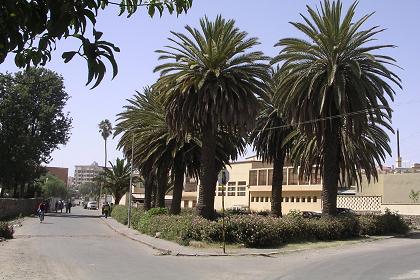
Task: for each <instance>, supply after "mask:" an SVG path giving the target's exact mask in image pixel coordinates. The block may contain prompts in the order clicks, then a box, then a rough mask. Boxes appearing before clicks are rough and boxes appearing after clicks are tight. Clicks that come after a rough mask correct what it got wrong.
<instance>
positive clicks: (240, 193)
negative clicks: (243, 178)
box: [238, 192, 246, 196]
mask: <svg viewBox="0 0 420 280" xmlns="http://www.w3.org/2000/svg"><path fill="white" fill-rule="evenodd" d="M238 196H246V194H245V192H238Z"/></svg>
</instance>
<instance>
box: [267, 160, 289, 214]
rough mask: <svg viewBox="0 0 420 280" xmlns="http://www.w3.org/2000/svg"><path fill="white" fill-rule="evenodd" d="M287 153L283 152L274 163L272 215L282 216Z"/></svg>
mask: <svg viewBox="0 0 420 280" xmlns="http://www.w3.org/2000/svg"><path fill="white" fill-rule="evenodd" d="M285 157H286V153H284V152H282V153H281V154H280V155H279V156H278V157H276V158H275V159H274V162H273V181H272V185H271V215H273V216H275V217H281V216H282V209H281V197H282V191H283V166H284V158H285Z"/></svg>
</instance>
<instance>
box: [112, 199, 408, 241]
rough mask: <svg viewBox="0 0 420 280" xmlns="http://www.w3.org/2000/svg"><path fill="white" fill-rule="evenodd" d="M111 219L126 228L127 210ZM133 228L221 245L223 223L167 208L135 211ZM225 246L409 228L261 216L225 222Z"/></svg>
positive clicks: (393, 219) (373, 221) (389, 216)
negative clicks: (219, 243) (173, 211)
mask: <svg viewBox="0 0 420 280" xmlns="http://www.w3.org/2000/svg"><path fill="white" fill-rule="evenodd" d="M112 216H113V217H114V218H115V219H117V220H118V221H120V222H121V221H122V222H123V223H124V222H125V224H127V207H125V206H116V207H115V209H114V211H113V213H112ZM131 218H132V226H133V228H134V229H137V230H139V231H140V232H142V233H144V234H148V235H151V236H155V235H156V233H157V232H159V233H160V237H161V238H163V239H167V240H174V241H176V242H178V243H180V244H184V245H187V244H188V243H189V241H191V240H196V241H203V242H209V243H211V242H221V241H222V237H223V227H222V220H221V219H219V220H217V221H209V220H206V219H204V218H202V217H199V216H197V215H196V214H195V213H194V212H192V211H185V212H182V214H181V215H168V211H167V209H166V208H154V209H151V210H149V211H147V212H142V211H141V210H138V209H133V212H132V217H131ZM225 223H226V224H225V226H226V236H225V237H226V242H228V243H237V244H238V243H239V244H244V245H245V246H246V247H268V246H276V245H280V244H283V243H288V242H303V241H318V240H340V239H348V238H354V237H358V236H360V234H368V235H381V234H389V233H406V232H407V231H408V226H407V224H406V223H405V222H404V220H403V219H402V218H401V217H400V216H399V215H397V214H395V213H390V212H387V213H385V214H384V215H378V216H372V215H370V216H360V217H358V216H355V215H352V214H348V215H339V216H337V217H321V218H319V219H305V218H303V217H302V215H300V213H298V212H294V213H292V214H290V215H286V216H285V217H283V218H274V217H266V216H261V215H258V214H250V215H243V214H241V215H234V214H230V215H228V216H227V217H226V218H225Z"/></svg>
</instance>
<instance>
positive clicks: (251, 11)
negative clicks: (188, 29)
mask: <svg viewBox="0 0 420 280" xmlns="http://www.w3.org/2000/svg"><path fill="white" fill-rule="evenodd" d="M343 2H344V6H345V7H348V6H349V5H350V4H351V3H352V1H348V0H344V1H343ZM307 4H309V5H310V6H315V5H319V1H303V0H302V1H296V0H282V1H279V0H259V1H256V0H253V1H248V0H229V1H226V0H206V1H204V0H194V2H193V7H192V8H191V10H190V11H189V12H188V14H187V15H181V16H179V17H176V16H174V15H172V16H171V15H167V14H165V15H164V16H163V17H162V18H159V17H155V18H153V19H151V18H149V17H148V15H147V13H146V11H144V10H143V11H139V12H138V13H137V14H136V15H134V16H133V17H132V18H129V19H127V18H125V17H118V16H117V14H118V7H115V8H110V9H108V10H107V11H106V12H101V14H100V16H99V18H98V29H99V30H100V31H103V32H104V37H103V38H104V39H106V40H109V41H112V42H114V43H115V44H116V45H118V46H119V47H120V48H121V52H120V53H119V54H117V61H118V65H119V74H118V76H117V77H116V78H115V79H114V80H111V76H110V75H107V76H106V77H105V78H104V80H103V82H102V83H101V84H100V86H98V87H97V88H95V89H94V90H90V89H89V87H88V86H85V82H86V78H87V71H86V65H85V64H84V62H83V61H82V60H81V59H77V58H76V59H74V60H73V61H71V62H70V63H68V64H64V62H63V61H62V59H61V53H62V51H68V50H72V49H74V48H75V47H77V46H76V45H74V43H72V42H71V41H62V42H60V43H59V44H58V47H57V52H56V53H55V55H54V57H53V60H52V61H51V62H50V63H49V64H48V65H47V67H48V68H50V69H52V70H54V71H56V72H58V73H60V74H61V75H63V77H64V80H65V86H66V90H67V92H68V93H69V94H70V96H71V99H70V100H69V102H68V105H67V107H66V110H67V111H69V112H70V115H71V116H72V117H73V129H72V135H71V139H70V141H69V142H68V144H67V145H66V146H62V147H60V149H59V150H57V151H55V152H54V153H53V154H52V156H53V160H52V162H51V163H50V164H49V165H51V166H62V167H68V168H69V169H70V172H69V175H73V170H74V165H76V164H90V163H92V162H93V161H97V162H98V163H99V164H103V161H104V155H103V140H102V138H101V136H100V134H99V132H98V123H99V122H100V121H101V120H103V119H105V118H108V119H109V120H111V122H112V123H113V124H115V119H116V114H117V113H119V112H121V111H122V107H123V106H124V105H125V104H126V99H127V98H131V97H132V96H133V94H134V93H135V91H136V90H141V89H142V88H143V87H144V86H146V85H150V84H152V83H153V82H154V81H155V80H156V79H157V77H158V75H157V74H154V73H153V69H154V67H155V66H156V65H157V64H158V61H157V57H158V55H157V54H156V53H155V52H154V51H155V50H157V49H160V48H162V47H163V46H164V45H167V44H168V41H167V37H168V36H169V35H170V33H169V32H170V31H171V30H173V31H178V32H184V26H185V25H186V24H188V25H191V26H198V21H199V18H200V17H202V16H204V15H207V16H208V17H210V18H214V17H215V16H216V15H217V14H221V15H223V16H224V17H225V18H233V19H235V20H236V23H237V26H238V27H239V28H240V29H242V30H245V31H247V32H248V33H249V34H250V36H255V37H258V38H259V39H260V42H261V45H260V46H259V49H260V50H262V51H263V52H264V53H265V54H267V55H269V56H274V55H275V54H276V53H277V52H278V49H276V48H274V47H273V45H274V44H275V43H276V42H277V41H278V40H279V39H280V38H284V37H302V35H301V34H300V33H298V32H297V31H296V30H295V29H294V28H293V27H292V26H291V25H290V24H289V23H288V22H289V21H297V20H299V19H300V17H299V13H304V14H306V7H305V6H306V5H307ZM374 11H375V12H376V13H375V14H374V15H373V16H372V18H371V19H370V20H369V21H368V22H367V23H366V25H365V27H366V28H368V27H371V26H373V25H380V26H381V27H383V28H386V29H387V30H386V31H385V32H383V33H382V34H379V35H378V36H377V39H378V43H379V44H395V45H397V46H398V48H395V49H390V50H387V52H386V54H388V55H391V56H392V57H394V58H396V59H397V61H398V65H400V66H401V67H402V68H403V70H399V69H395V70H396V72H397V73H398V75H399V76H400V77H401V78H402V80H403V87H404V89H403V90H402V91H401V90H397V93H398V95H397V97H396V100H395V103H394V104H393V108H394V116H393V127H394V128H399V129H400V134H401V146H402V147H401V151H402V157H403V160H406V161H410V162H411V163H413V162H420V127H419V126H418V125H417V124H416V123H417V121H416V120H417V119H418V118H419V114H418V109H417V108H418V106H419V104H420V96H419V94H418V91H419V87H420V86H419V83H418V81H419V79H420V75H419V74H420V71H419V63H420V52H419V43H420V39H419V38H420V36H419V33H418V30H417V29H418V16H419V14H418V13H419V11H420V1H418V0H404V1H391V0H361V1H360V3H359V6H358V10H357V13H358V16H357V18H358V17H360V16H361V15H364V14H366V13H370V12H374ZM16 70H17V69H16V67H15V66H14V64H13V60H12V57H9V58H8V59H7V60H6V62H5V63H3V64H0V72H5V71H11V72H13V71H16ZM391 140H392V142H391V145H392V148H393V150H394V151H396V148H395V142H396V141H395V136H394V135H391ZM416 143H418V144H416ZM116 145H117V139H111V140H110V141H109V143H108V154H109V160H114V159H115V158H116V157H121V153H120V152H118V151H116V150H115V149H116ZM394 157H395V155H394V154H393V155H392V157H389V158H388V160H387V161H386V164H387V165H392V164H394ZM406 164H408V162H407V163H406Z"/></svg>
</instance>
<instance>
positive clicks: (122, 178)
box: [101, 158, 131, 204]
mask: <svg viewBox="0 0 420 280" xmlns="http://www.w3.org/2000/svg"><path fill="white" fill-rule="evenodd" d="M110 164H111V168H110V169H108V168H107V169H104V171H103V172H102V174H101V177H102V180H103V182H104V187H105V188H106V189H107V190H109V191H110V192H111V193H112V195H113V196H114V198H115V204H118V203H119V202H120V200H121V197H122V196H123V195H124V194H125V193H126V192H127V188H128V187H129V185H130V174H131V167H130V163H129V162H127V163H125V161H124V159H119V158H117V160H116V161H115V165H114V164H113V163H112V162H110Z"/></svg>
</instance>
